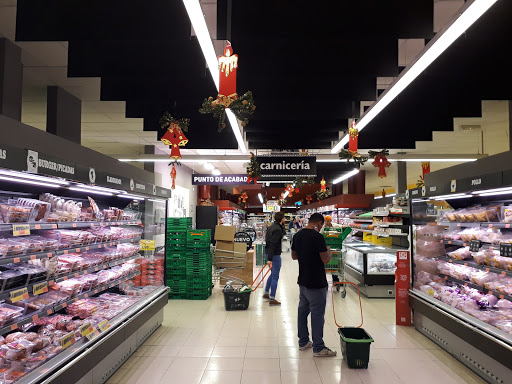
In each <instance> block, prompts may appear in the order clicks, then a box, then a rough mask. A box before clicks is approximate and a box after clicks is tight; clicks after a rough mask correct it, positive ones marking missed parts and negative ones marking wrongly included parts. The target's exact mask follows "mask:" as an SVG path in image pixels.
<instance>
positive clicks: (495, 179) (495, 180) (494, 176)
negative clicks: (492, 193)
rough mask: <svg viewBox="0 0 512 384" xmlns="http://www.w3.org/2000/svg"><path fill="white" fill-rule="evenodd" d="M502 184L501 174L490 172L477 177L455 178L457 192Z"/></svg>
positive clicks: (495, 186)
mask: <svg viewBox="0 0 512 384" xmlns="http://www.w3.org/2000/svg"><path fill="white" fill-rule="evenodd" d="M502 185H503V174H502V173H501V172H498V173H490V174H487V175H482V176H478V177H468V178H466V179H460V180H459V179H458V180H457V192H458V193H459V192H469V191H478V190H482V189H491V188H499V187H501V186H502Z"/></svg>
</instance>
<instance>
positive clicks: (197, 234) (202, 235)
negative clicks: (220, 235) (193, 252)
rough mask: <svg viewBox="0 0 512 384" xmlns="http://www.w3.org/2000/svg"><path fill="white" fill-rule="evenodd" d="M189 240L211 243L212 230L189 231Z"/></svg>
mask: <svg viewBox="0 0 512 384" xmlns="http://www.w3.org/2000/svg"><path fill="white" fill-rule="evenodd" d="M187 240H189V241H197V240H203V241H207V242H210V241H211V240H212V231H211V230H210V229H190V230H188V231H187Z"/></svg>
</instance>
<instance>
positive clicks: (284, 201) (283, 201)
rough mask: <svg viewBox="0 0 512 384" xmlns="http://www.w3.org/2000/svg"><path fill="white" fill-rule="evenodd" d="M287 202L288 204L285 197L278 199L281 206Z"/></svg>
mask: <svg viewBox="0 0 512 384" xmlns="http://www.w3.org/2000/svg"><path fill="white" fill-rule="evenodd" d="M285 204H286V200H285V199H282V198H281V199H279V200H278V201H277V205H279V206H281V205H285Z"/></svg>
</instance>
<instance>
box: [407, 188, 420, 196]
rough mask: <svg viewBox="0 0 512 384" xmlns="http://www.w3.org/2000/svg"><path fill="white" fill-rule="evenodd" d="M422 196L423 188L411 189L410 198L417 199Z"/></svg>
mask: <svg viewBox="0 0 512 384" xmlns="http://www.w3.org/2000/svg"><path fill="white" fill-rule="evenodd" d="M418 197H421V188H414V189H409V198H410V199H416V198H418Z"/></svg>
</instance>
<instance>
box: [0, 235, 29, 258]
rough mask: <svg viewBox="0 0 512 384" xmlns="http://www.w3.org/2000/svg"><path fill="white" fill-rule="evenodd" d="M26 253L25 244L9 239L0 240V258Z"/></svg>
mask: <svg viewBox="0 0 512 384" xmlns="http://www.w3.org/2000/svg"><path fill="white" fill-rule="evenodd" d="M26 251H27V243H26V242H23V241H17V240H13V239H9V238H3V239H0V256H16V255H23V254H25V253H26Z"/></svg>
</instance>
